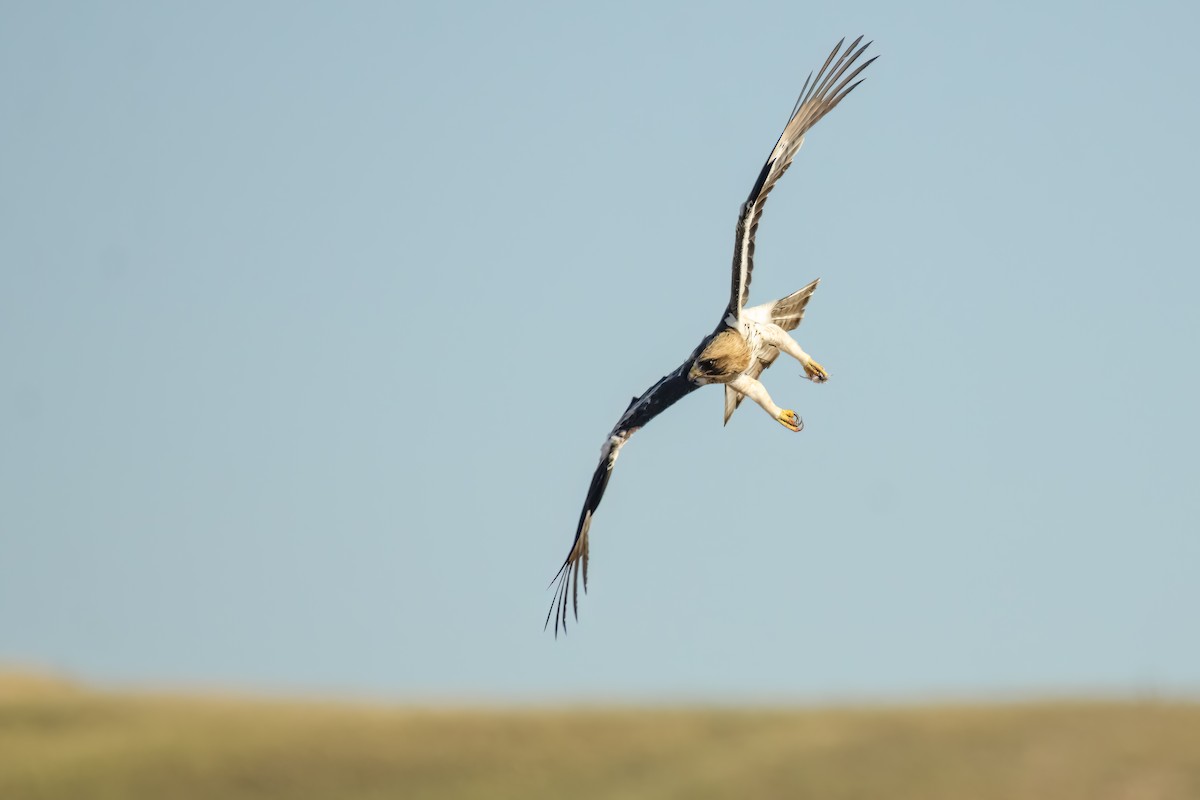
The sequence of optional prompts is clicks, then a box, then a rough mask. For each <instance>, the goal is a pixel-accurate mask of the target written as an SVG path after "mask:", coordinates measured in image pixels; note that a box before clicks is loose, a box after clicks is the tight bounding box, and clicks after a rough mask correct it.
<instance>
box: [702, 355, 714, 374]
mask: <svg viewBox="0 0 1200 800" xmlns="http://www.w3.org/2000/svg"><path fill="white" fill-rule="evenodd" d="M712 368H713V362H712V359H710V358H706V359H704V360H702V361H701V362H700V369H702V370H704V371H705V372H708V371H710V370H711V369H712Z"/></svg>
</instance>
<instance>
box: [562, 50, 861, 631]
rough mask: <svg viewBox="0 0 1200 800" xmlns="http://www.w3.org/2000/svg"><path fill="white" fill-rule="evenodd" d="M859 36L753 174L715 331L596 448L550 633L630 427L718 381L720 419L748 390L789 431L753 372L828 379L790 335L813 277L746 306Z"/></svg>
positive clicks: (789, 416)
mask: <svg viewBox="0 0 1200 800" xmlns="http://www.w3.org/2000/svg"><path fill="white" fill-rule="evenodd" d="M862 38H863V37H861V36H860V37H858V38H857V39H855V40H854V41H853V42H851V44H850V46H849V47H847V48H846V49H845V50H843V49H842V45H843V44H844V43H845V41H846V40H845V39H843V40H842V41H840V42H838V43H837V46H836V47H834V48H833V52H831V53H830V54H829V58H827V59H825V64H824V65H823V66H822V67H821V69H820V70H818V71H817V75H816V78H815V79H814V78H813V76H812V74H811V73H809V76H808V79H807V80H806V81H805V82H804V87H803V88H802V89H801V90H800V97H799V99H798V100H797V101H796V105H795V107H794V108H793V109H792V115H791V117H789V118H788V122H787V125H786V126H784V129H783V133H782V134H780V136H779V141H777V142H776V143H775V149H773V150H772V151H771V155H770V157H769V158H768V159H767V163H766V164H764V165H763V168H762V172H760V173H759V174H758V180H756V181H755V182H754V188H753V189H751V190H750V196H749V197H748V198H746V202H745V203H743V204H742V208H741V210H740V212H739V213H738V221H737V232H736V234H735V236H734V244H733V284H732V288H731V291H730V294H729V305H728V306H727V307H726V308H725V310H724V311H723V312H721V321H720V322H718V323H717V327H716V330H714V331H713V332H712V333H710V334H709V335H708V336H705V337H704V339H702V340H701V341H700V344H699V345H697V346H696V349H695V350H693V351H692V354H691V355H689V356H688V357H687V359H686V360H685V361H684V362H683V363H682V364H680V365H679V366H678V367H677V368H676V369H675V370H674V371H673V372H671V373H670V374H669V375H666V376H665V377H663V378H662V379H661V380H659V381H658V383H656V384H654V385H653V386H651V387H650V388H649V389H647V390H646V392H645V393H644V394H642V395H641V396H640V397H635V398H633V400H632V401H630V403H629V407H628V408H627V409H625V413H624V414H622V415H621V418H620V419H619V420H617V424H616V425H615V426H613V429H612V432H611V433H610V434H609V435H608V438H607V439H605V441H604V445H603V446H602V447H601V448H600V464H599V466H597V467H596V472H595V474H593V475H592V484H591V486H589V487H588V493H587V499H585V500H584V501H583V511H582V512H580V515H579V524H578V526H577V527H576V529H575V541H574V543H573V544H572V545H571V552H570V553H569V554H568V555H567V558H566V560H565V561H564V562H563V565H562V567H561V568H560V569H559V570H558V574H557V575H555V576H554V580H552V581H551V586H554V600H553V602H552V604H551V606H550V611H549V612H548V613H547V614H546V626H547V627H548V626H549V625H550V618H551V617H554V635H555V636H557V635H558V630H559V627H560V626H561V628H562V630H563V632H564V633H565V632H566V630H567V611H568V606H570V607H571V608H573V610H574V613H575V618H576V619H577V620H578V618H579V579H580V576H581V575H582V578H583V589H584V591H585V592H586V591H587V574H588V531H589V529H590V528H591V526H592V516H593V515H594V514H595V513H596V508H597V507H598V506H599V505H600V499H601V498H602V497H603V496H604V489H605V487H606V486H608V479H609V478H610V477H612V470H613V465H614V464H616V462H617V455H618V454H619V453H620V452H621V448H622V447H623V446H624V445H625V443H626V442H627V441H629V437H630V436H633V434H634V433H635V432H636V431H637V430H638V429H640V428H641V427H643V426H644V425H645V424H646V423H648V422H649V421H650V420H652V419H654V418H655V417H657V416H658V415H659V414H661V413H662V412H663V411H666V410H667V409H668V408H670V407H671V406H672V405H674V404H675V403H676V402H677V401H678V400H679V399H680V398H682V397H683V396H684V395H687V394H689V393H691V392H693V391H695V390H696V389H698V388H700V387H701V386H704V385H706V384H710V383H716V384H722V385H724V387H725V422H729V418H730V416H732V415H733V412H734V411H735V410H736V409H737V407H738V405H739V404H740V403H741V402H742V400H743V399H744V398H746V397H749V398H750V399H751V400H753V401H754V402H755V403H757V404H758V405H759V406H761V407H762V409H763V411H766V412H767V413H768V414H770V415H771V417H772V418H773V419H774V420H775V421H776V422H778V423H779V424H780V425H782V426H783V427H785V428H787V429H788V430H789V431H795V432H799V431H800V430H801V429H803V427H804V423H803V422H802V421H801V419H800V417H798V416H797V415H796V412H795V411H792V410H790V409H786V408H780V407H779V406H777V405H776V404H775V401H773V400H772V399H771V396H770V395H769V394H767V390H766V389H765V388H764V387H763V385H762V383H760V382H759V380H758V378H759V376H760V375H762V373H763V370H765V369H766V368H767V367H769V366H771V364H773V363H774V362H775V359H776V358H778V357H779V353H780V352H784V353H787V354H788V355H789V356H791V357H792V358H794V359H796V360H797V361H799V362H800V365H801V366H802V367H804V372H805V374H806V375H807V376H808V378H809V380H811V381H814V382H816V383H824V382H825V381H827V380H828V379H829V374H828V373H827V372H826V371H825V368H824V367H822V366H821V365H820V364H818V363H817V362H816V361H814V360H813V358H812V356H810V355H809V354H808V353H806V352H804V351H803V350H802V349H800V345H798V344H797V343H796V341H795V340H794V339H793V338H792V337H791V336H790V335H789V334H788V331H791V330H794V329H795V328H796V327H797V326H798V325H799V324H800V320H801V319H803V317H804V308H805V306H807V305H808V300H809V298H810V297H812V293H813V291H814V290H816V288H817V284H818V283H819V282H820V279H818V280H815V281H813V282H812V283H810V284H808V285H807V286H805V287H804V288H803V289H801V290H800V291H798V292H795V293H793V294H789V295H788V296H787V297H783V298H780V299H779V300H775V301H774V302H771V303H764V304H763V305H760V306H754V307H752V308H746V307H745V306H746V299H747V296H748V295H749V291H750V274H751V272H752V271H753V269H754V234H755V233H756V232H757V231H758V222H759V219H760V218H761V217H762V212H763V206H764V205H765V204H766V202H767V195H768V194H770V192H771V189H773V188H774V186H775V183H776V182H777V181H778V180H779V179H780V178H781V177H783V173H784V172H786V171H787V168H788V167H789V166H791V163H792V159H793V158H795V157H796V152H797V151H798V150H799V149H800V145H802V144H803V143H804V134H806V133H807V132H808V130H809V129H810V128H812V126H813V125H816V124H817V122H818V121H819V120H820V119H821V117H823V116H825V115H826V114H828V113H829V112H830V111H832V110H833V108H834V106H836V105H837V104H838V103H840V102H841V101H842V98H844V97H845V96H846V95H848V94H850V92H851V91H853V90H854V87H856V86H858V84H859V83H861V80H858V81H856V80H855V79H856V78H857V77H858V75H859V73H861V72H862V71H863V70H864V69H866V68H867V67H868V66H869V65H870V63H871V62H872V61H874V60H875V58H871V59H868V60H867V61H864V62H863V63H862V64H860V65H859V66H857V67H855V66H854V64H855V62H857V61H858V59H859V57H860V56H861V55H862V54H863V52H865V51H866V49H867V48H868V47H869V46H870V44H871V43H870V42H867V44H864V45H862V46H861V47H859V42H861V41H862Z"/></svg>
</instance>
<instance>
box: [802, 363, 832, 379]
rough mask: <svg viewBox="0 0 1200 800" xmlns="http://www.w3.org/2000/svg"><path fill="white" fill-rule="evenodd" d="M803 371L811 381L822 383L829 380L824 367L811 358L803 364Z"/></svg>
mask: <svg viewBox="0 0 1200 800" xmlns="http://www.w3.org/2000/svg"><path fill="white" fill-rule="evenodd" d="M804 372H805V374H807V375H808V379H809V380H810V381H812V382H813V383H824V382H825V381H827V380H829V373H828V372H826V371H825V368H824V367H822V366H821V365H820V364H818V363H817V362H815V361H813V360H812V359H809V362H808V363H807V364H805V365H804Z"/></svg>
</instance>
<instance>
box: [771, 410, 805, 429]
mask: <svg viewBox="0 0 1200 800" xmlns="http://www.w3.org/2000/svg"><path fill="white" fill-rule="evenodd" d="M776 419H778V420H779V424H780V425H782V426H783V427H785V428H787V429H788V430H789V431H792V432H793V433H799V432H800V431H802V430H804V420H803V419H801V418H800V416H799V415H798V414H796V412H795V411H791V410H790V409H786V408H785V409H784V410H783V411H780V412H779V416H778V417H776Z"/></svg>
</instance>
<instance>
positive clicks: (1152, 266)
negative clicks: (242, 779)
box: [0, 2, 1200, 701]
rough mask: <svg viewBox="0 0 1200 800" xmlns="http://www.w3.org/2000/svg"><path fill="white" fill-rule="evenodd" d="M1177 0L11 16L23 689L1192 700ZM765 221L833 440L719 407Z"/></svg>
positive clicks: (1194, 642)
mask: <svg viewBox="0 0 1200 800" xmlns="http://www.w3.org/2000/svg"><path fill="white" fill-rule="evenodd" d="M1198 16H1200V12H1198V11H1197V10H1196V7H1195V5H1194V4H1185V3H1166V2H1158V3H1148V4H1141V5H1140V6H1138V8H1136V9H1134V8H1132V7H1130V8H1127V9H1120V8H1114V9H1098V8H1095V7H1093V5H1092V4H1089V3H1082V2H1079V3H1068V2H1049V3H1044V2H1039V3H1026V4H1011V3H1005V4H994V5H985V4H973V5H970V6H969V7H968V6H963V5H962V4H958V3H949V2H946V3H934V2H918V3H912V4H903V5H902V6H900V5H896V4H892V3H882V2H867V3H862V4H857V5H856V6H855V7H854V8H853V9H850V10H825V9H824V8H822V7H811V6H804V5H798V4H794V3H769V2H762V3H736V4H732V3H701V4H690V3H689V4H674V5H671V4H656V5H652V6H651V5H646V4H637V3H608V4H603V6H596V5H595V4H591V5H586V6H585V5H583V4H573V5H568V4H550V3H547V4H528V5H523V6H518V7H513V4H501V3H496V4H477V3H459V4H452V3H446V4H426V5H422V6H415V5H405V4H386V3H377V4H371V3H357V4H348V5H341V4H332V3H330V4H306V5H303V6H301V5H298V4H291V3H274V4H270V3H259V4H253V5H251V6H247V5H245V4H233V3H228V4H207V5H206V6H204V7H189V6H186V5H184V4H137V3H133V4H122V3H110V4H105V5H104V7H103V8H101V7H100V6H97V5H93V4H84V3H77V4H53V5H47V4H35V3H27V4H15V3H13V4H6V5H5V6H4V7H3V8H2V9H0V112H2V116H3V118H4V123H3V124H2V125H0V153H2V154H3V155H2V156H0V363H3V364H4V369H3V370H2V371H0V491H2V493H3V497H2V502H0V552H2V557H0V662H4V663H17V664H32V665H39V666H44V667H48V668H53V669H57V670H61V671H65V672H68V673H70V674H74V675H78V676H80V677H83V678H87V679H91V680H97V681H107V682H115V683H156V684H188V685H195V684H201V685H218V686H235V687H241V688H251V689H272V690H284V691H318V692H330V691H333V692H350V693H363V694H371V695H380V696H388V697H397V698H410V699H497V700H503V701H508V700H524V699H532V700H554V699H561V698H583V699H595V700H603V699H609V698H625V699H635V700H640V699H649V700H662V699H702V700H727V699H733V700H737V699H745V698H751V699H753V698H778V697H787V698H798V699H817V700H820V699H825V698H846V697H850V698H874V697H888V698H908V697H920V696H929V695H942V694H955V695H993V694H1005V695H1014V694H1016V695H1020V694H1042V693H1054V692H1119V693H1143V692H1195V691H1197V690H1198V689H1200V637H1197V636H1195V634H1194V631H1195V619H1196V612H1197V609H1200V581H1198V580H1197V579H1196V569H1197V565H1198V564H1200V542H1198V541H1197V537H1196V528H1197V523H1196V519H1197V516H1198V514H1200V499H1198V498H1200V492H1198V491H1197V486H1198V485H1200V480H1198V479H1200V469H1198V468H1197V461H1196V458H1197V456H1196V454H1197V452H1198V451H1200V423H1198V422H1197V418H1198V416H1200V415H1198V411H1197V409H1198V408H1200V403H1198V400H1200V383H1198V379H1197V374H1196V370H1195V369H1194V365H1193V354H1194V350H1195V347H1196V345H1197V343H1198V342H1200V324H1198V323H1197V315H1196V313H1195V309H1194V305H1195V297H1196V296H1197V294H1198V291H1200V278H1198V277H1197V270H1196V265H1197V257H1196V250H1197V248H1196V236H1197V233H1196V230H1197V228H1196V218H1197V200H1196V186H1197V178H1198V177H1200V168H1198V167H1200V165H1198V160H1197V155H1196V148H1195V144H1194V141H1195V138H1196V133H1197V129H1198V128H1200V117H1198V113H1200V112H1198V110H1197V105H1196V103H1195V102H1194V100H1193V98H1194V95H1195V86H1196V84H1197V83H1198V82H1200V70H1198V69H1197V66H1196V62H1195V58H1194V55H1193V54H1192V45H1191V42H1190V36H1191V31H1194V30H1195V29H1196V27H1197V23H1200V19H1198ZM858 33H865V34H866V35H867V36H868V38H872V39H874V40H875V44H874V45H872V49H871V51H872V52H875V53H878V54H880V55H881V58H880V60H879V61H878V62H877V63H876V64H874V65H873V66H872V67H871V68H870V69H869V70H868V72H867V73H866V76H867V81H866V83H864V84H863V86H862V87H860V88H859V89H858V90H857V91H856V92H855V94H854V95H852V96H851V97H850V98H849V99H848V100H847V101H846V102H845V103H844V104H843V105H841V106H840V107H839V108H838V109H837V110H836V111H835V112H833V113H832V114H831V115H830V116H828V117H827V118H826V119H825V120H823V121H822V122H821V123H820V124H819V125H818V126H817V128H816V129H814V131H813V132H812V133H811V134H810V136H809V137H808V141H807V143H806V144H805V147H804V149H803V150H802V151H801V154H800V156H799V157H798V159H797V162H796V165H795V166H794V167H793V169H792V170H791V171H790V172H789V173H788V175H787V177H786V178H785V179H784V180H783V181H782V182H781V183H780V185H779V186H778V188H777V189H776V190H775V192H774V193H773V194H772V196H771V201H770V203H769V205H768V207H767V210H766V213H765V216H764V219H763V224H762V228H761V230H760V235H759V239H758V251H757V260H756V265H757V268H756V272H755V280H754V287H753V296H752V300H753V301H755V302H762V301H764V300H767V299H771V298H773V297H776V296H780V295H783V294H786V293H788V292H791V291H793V290H795V289H797V288H799V287H800V286H803V285H804V284H805V283H807V282H808V281H810V280H811V279H813V278H815V277H820V278H822V285H821V288H820V289H819V291H818V292H817V294H816V295H815V297H814V300H813V302H812V304H811V305H810V307H809V312H808V315H807V317H806V320H805V323H804V325H803V326H802V327H801V328H800V329H799V331H797V336H798V339H799V340H800V342H801V343H802V344H803V346H804V347H805V348H806V349H807V350H808V351H809V352H811V353H812V354H813V355H814V356H816V357H817V358H818V360H820V361H821V362H822V363H823V364H825V366H826V367H827V368H828V369H829V371H830V373H831V375H832V380H831V381H830V383H828V384H827V385H824V386H814V385H811V384H809V383H807V382H806V381H804V380H803V379H802V377H801V376H800V374H799V370H798V369H797V368H796V366H795V365H791V364H786V363H784V362H780V363H779V364H778V365H777V366H776V367H775V368H774V369H773V370H771V371H770V372H768V373H767V374H766V379H765V382H766V384H767V386H768V388H769V390H770V391H771V393H772V395H773V396H774V398H775V399H776V400H777V401H778V402H779V403H780V404H781V405H784V406H785V407H789V408H795V409H796V410H797V411H798V412H799V413H800V414H801V415H802V416H803V417H804V419H805V422H806V425H807V427H806V430H805V431H804V432H803V433H801V434H799V435H796V436H794V435H790V434H788V433H787V432H786V431H784V430H783V429H782V428H781V427H780V426H779V425H777V424H775V423H774V422H772V421H771V420H769V419H768V418H767V417H766V416H765V415H764V414H762V412H761V411H759V410H758V409H756V408H754V407H752V406H747V407H746V408H744V409H743V410H742V411H740V412H739V413H738V414H737V415H736V416H735V417H734V419H733V420H732V421H731V423H730V424H729V426H728V427H726V428H724V429H723V428H722V427H721V406H722V400H721V393H720V392H719V391H718V390H717V389H704V390H701V391H699V392H696V393H695V394H693V395H691V396H689V397H688V398H686V399H685V400H684V401H682V402H681V403H680V404H679V405H678V406H677V407H675V408H673V409H672V410H671V411H670V413H668V414H665V415H664V416H663V417H661V418H659V419H657V420H656V421H655V422H654V424H653V425H651V426H649V427H647V428H646V429H645V430H643V431H642V432H640V433H639V434H638V435H637V436H636V437H635V438H634V439H633V440H632V441H631V443H630V444H629V446H628V447H627V448H626V449H625V450H624V452H623V455H622V459H621V462H620V464H619V465H618V469H617V471H616V473H615V475H614V478H613V481H612V484H611V486H610V489H609V492H608V495H607V496H606V498H605V502H604V505H603V506H602V508H601V509H600V512H599V514H598V516H597V517H596V521H595V524H594V526H593V530H592V559H591V592H590V594H589V595H588V596H587V598H586V600H582V601H581V619H580V622H579V624H578V625H577V626H573V628H572V632H571V635H570V636H569V637H568V638H566V639H565V640H563V639H559V640H558V641H557V642H556V641H555V640H554V639H553V637H552V636H549V635H547V634H544V633H543V631H542V620H543V618H544V615H545V611H546V608H547V605H548V603H549V602H550V594H549V592H547V591H545V587H546V585H547V582H548V581H549V579H550V577H551V576H552V575H553V574H554V571H555V569H557V567H558V564H559V563H560V561H561V559H562V557H563V556H564V555H565V553H566V550H567V548H568V546H569V544H570V538H571V535H572V533H573V530H574V523H575V520H576V517H577V515H578V509H579V505H580V503H581V502H582V500H583V495H584V493H585V491H586V488H587V483H588V480H589V478H590V476H591V472H592V469H593V468H594V465H595V461H596V458H597V455H598V452H599V447H600V444H601V442H602V441H603V438H604V435H605V433H606V432H607V431H608V429H609V428H610V427H611V425H612V424H613V422H614V421H615V420H616V418H617V417H618V416H619V414H620V413H621V411H622V410H623V409H624V408H625V405H626V403H627V402H628V400H629V397H630V396H631V395H634V394H637V393H640V392H641V391H643V390H644V389H645V388H646V387H648V386H649V385H650V384H651V383H653V382H654V381H655V380H656V379H657V378H658V377H660V376H661V375H663V374H664V373H665V372H666V371H668V370H670V369H672V368H673V367H674V366H676V365H677V364H678V363H679V362H680V360H681V359H682V358H683V357H684V356H686V355H687V353H688V352H689V351H690V349H691V348H692V347H693V346H694V344H695V343H696V341H698V339H699V337H700V336H702V335H704V334H705V333H707V332H708V331H709V330H711V328H712V326H713V324H714V323H715V322H716V318H717V317H718V315H719V314H720V313H721V310H722V308H723V306H724V303H725V299H726V296H727V292H728V269H729V267H728V264H729V255H730V253H731V250H732V238H733V227H734V220H735V215H736V212H737V208H738V205H739V204H740V203H741V201H742V200H743V199H744V198H745V195H746V193H747V191H748V190H749V188H750V186H751V184H752V183H753V180H754V177H755V176H756V174H757V171H758V169H759V168H760V166H761V164H762V161H763V159H764V158H765V156H766V154H767V153H768V152H769V150H770V148H771V145H772V144H773V142H774V140H775V137H776V136H777V135H778V132H779V129H780V127H781V126H782V124H783V122H784V121H785V119H786V115H787V112H788V111H789V110H790V108H791V104H792V101H793V100H794V97H795V94H796V93H797V92H798V91H799V88H800V85H801V84H802V82H803V80H804V76H805V75H806V74H807V73H808V71H809V70H810V69H813V68H815V67H817V66H819V65H820V63H821V62H822V60H823V59H824V57H825V55H826V54H827V52H828V51H829V49H830V47H832V45H833V44H834V42H836V41H837V40H838V39H839V38H840V37H842V36H843V35H849V36H854V35H857V34H858Z"/></svg>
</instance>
